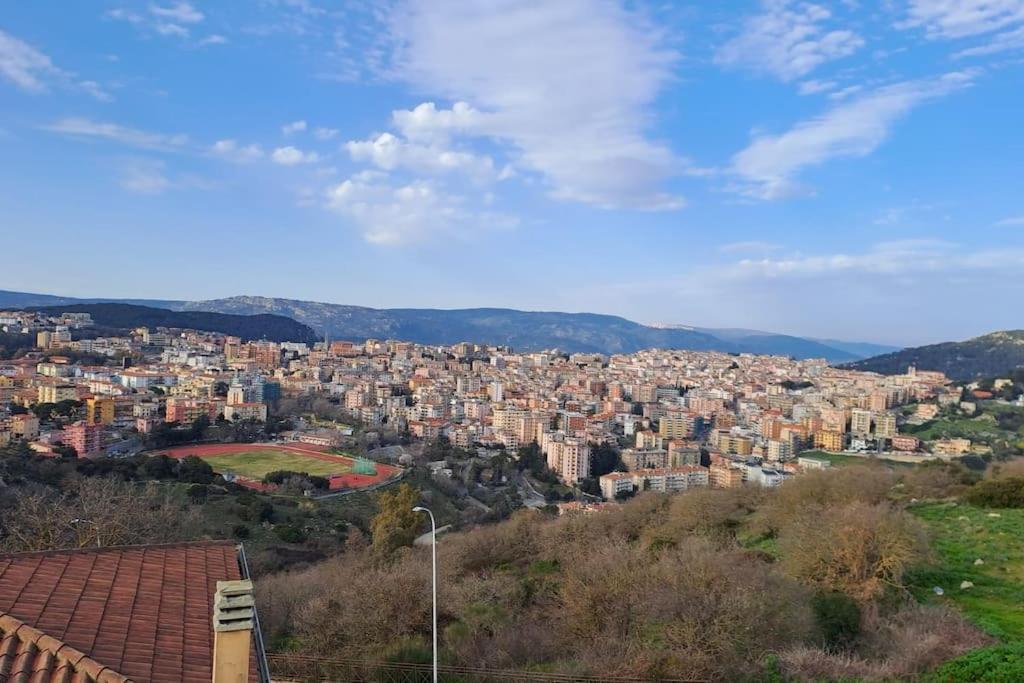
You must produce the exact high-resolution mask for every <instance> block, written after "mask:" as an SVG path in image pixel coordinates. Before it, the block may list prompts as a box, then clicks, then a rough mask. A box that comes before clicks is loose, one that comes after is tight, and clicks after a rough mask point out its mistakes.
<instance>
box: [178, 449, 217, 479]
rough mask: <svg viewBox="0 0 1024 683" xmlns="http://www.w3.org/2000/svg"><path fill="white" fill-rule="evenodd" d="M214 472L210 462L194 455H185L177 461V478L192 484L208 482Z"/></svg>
mask: <svg viewBox="0 0 1024 683" xmlns="http://www.w3.org/2000/svg"><path fill="white" fill-rule="evenodd" d="M213 477H214V472H213V468H212V467H210V463H208V462H206V461H205V460H203V459H202V458H200V457H199V456H196V455H187V456H185V457H184V458H182V460H181V462H179V463H178V480H179V481H187V482H191V483H193V484H209V483H211V482H212V481H213Z"/></svg>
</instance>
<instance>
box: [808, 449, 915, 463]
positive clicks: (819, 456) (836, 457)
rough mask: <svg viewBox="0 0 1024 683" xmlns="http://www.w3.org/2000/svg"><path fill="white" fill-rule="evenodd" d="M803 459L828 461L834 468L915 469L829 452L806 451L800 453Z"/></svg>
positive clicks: (884, 461)
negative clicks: (878, 466)
mask: <svg viewBox="0 0 1024 683" xmlns="http://www.w3.org/2000/svg"><path fill="white" fill-rule="evenodd" d="M799 457H801V458H814V459H816V460H827V461H828V462H830V463H832V466H833V467H841V466H843V465H869V464H871V463H882V464H884V465H887V466H888V465H894V466H896V467H913V466H914V463H912V462H900V461H898V460H887V459H886V458H877V457H868V456H859V455H845V454H843V453H829V452H828V451H818V450H814V451H804V452H803V453H800V455H799Z"/></svg>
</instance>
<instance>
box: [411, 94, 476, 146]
mask: <svg viewBox="0 0 1024 683" xmlns="http://www.w3.org/2000/svg"><path fill="white" fill-rule="evenodd" d="M391 120H392V122H393V123H394V124H395V127H396V128H398V130H399V131H401V133H402V135H404V136H405V137H407V138H409V139H410V140H417V141H426V142H436V141H447V140H448V138H449V137H450V136H451V135H453V134H463V135H464V134H480V133H481V132H483V127H482V125H481V124H482V122H483V117H482V116H481V114H480V112H478V111H477V110H476V109H473V107H471V106H469V105H468V104H467V103H465V102H456V103H455V104H453V105H452V108H451V109H441V110H438V108H437V105H435V104H434V103H433V102H424V103H423V104H420V105H418V106H417V107H416V108H414V109H412V110H402V109H399V110H397V111H393V112H391Z"/></svg>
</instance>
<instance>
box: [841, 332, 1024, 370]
mask: <svg viewBox="0 0 1024 683" xmlns="http://www.w3.org/2000/svg"><path fill="white" fill-rule="evenodd" d="M911 365H913V366H914V367H916V368H917V369H918V370H938V371H941V372H944V373H946V375H947V376H949V377H950V378H952V379H955V380H970V379H975V378H980V377H994V376H1000V375H1002V374H1005V373H1008V372H1009V371H1011V370H1014V369H1017V368H1021V367H1024V330H1010V331H1006V332H992V333H991V334H986V335H983V336H981V337H975V338H974V339H968V340H967V341H962V342H944V343H942V344H929V345H928V346H918V347H915V348H911V349H903V350H902V351H897V352H895V353H887V354H884V355H881V356H875V357H874V358H867V359H865V360H859V361H854V362H852V363H848V364H847V365H846V366H845V367H848V368H853V369H855V370H868V371H872V372H880V373H882V374H885V375H898V374H901V373H904V372H906V371H907V368H908V367H910V366H911Z"/></svg>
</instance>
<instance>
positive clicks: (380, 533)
mask: <svg viewBox="0 0 1024 683" xmlns="http://www.w3.org/2000/svg"><path fill="white" fill-rule="evenodd" d="M419 501H420V492H419V491H417V490H416V489H414V488H413V487H412V486H410V485H409V484H402V485H401V486H400V487H399V488H398V489H397V490H396V491H385V492H384V493H381V494H380V495H379V496H377V507H378V509H379V512H378V513H377V515H376V516H375V517H374V518H373V521H372V522H371V523H370V531H371V532H372V533H373V548H374V550H376V551H377V552H378V553H380V554H381V555H385V556H388V555H391V554H392V553H394V551H395V550H397V549H398V548H401V547H403V546H410V545H412V542H413V541H414V540H415V539H416V535H417V534H418V533H419V530H420V529H421V528H422V526H423V517H424V516H423V515H422V514H421V513H419V512H413V508H414V507H415V506H416V505H417V504H418V503H419Z"/></svg>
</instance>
